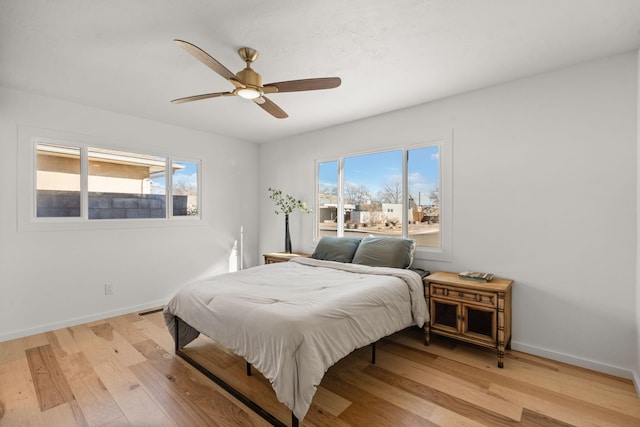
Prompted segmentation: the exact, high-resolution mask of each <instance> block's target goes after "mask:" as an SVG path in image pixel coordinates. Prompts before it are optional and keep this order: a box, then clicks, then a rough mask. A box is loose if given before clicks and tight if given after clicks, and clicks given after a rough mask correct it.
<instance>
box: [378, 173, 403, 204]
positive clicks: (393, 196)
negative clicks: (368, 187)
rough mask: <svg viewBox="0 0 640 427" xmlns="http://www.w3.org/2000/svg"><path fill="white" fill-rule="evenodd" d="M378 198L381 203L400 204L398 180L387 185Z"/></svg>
mask: <svg viewBox="0 0 640 427" xmlns="http://www.w3.org/2000/svg"><path fill="white" fill-rule="evenodd" d="M378 197H379V198H380V201H381V202H382V203H402V183H401V182H400V181H399V180H398V179H395V180H393V182H391V183H387V184H386V185H385V186H384V189H383V190H382V191H380V193H378Z"/></svg>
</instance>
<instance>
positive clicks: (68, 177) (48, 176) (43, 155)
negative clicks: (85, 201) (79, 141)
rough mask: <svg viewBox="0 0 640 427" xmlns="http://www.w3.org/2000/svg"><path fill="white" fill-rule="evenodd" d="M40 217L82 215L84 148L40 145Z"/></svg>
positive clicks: (38, 175) (37, 204)
mask: <svg viewBox="0 0 640 427" xmlns="http://www.w3.org/2000/svg"><path fill="white" fill-rule="evenodd" d="M36 150H37V153H36V188H37V195H36V198H37V203H36V216H37V217H40V218H42V217H79V216H80V148H78V147H69V146H65V145H54V144H37V145H36Z"/></svg>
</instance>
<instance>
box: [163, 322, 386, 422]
mask: <svg viewBox="0 0 640 427" xmlns="http://www.w3.org/2000/svg"><path fill="white" fill-rule="evenodd" d="M174 319H175V328H176V339H175V353H176V356H178V357H180V358H181V359H183V360H184V361H185V362H187V363H188V364H189V365H191V366H193V367H194V368H196V369H197V370H198V371H200V372H202V373H203V374H204V375H205V376H206V377H207V378H209V379H210V380H212V381H213V382H215V383H216V384H218V385H219V386H220V387H222V388H223V389H224V390H225V391H227V392H228V393H229V394H231V395H232V396H233V397H235V398H236V399H238V400H239V401H241V402H242V403H244V404H245V405H247V406H248V407H249V408H250V409H251V410H252V411H253V412H255V413H256V414H258V415H260V416H261V417H262V418H264V419H265V420H266V421H268V422H269V423H271V425H273V426H276V427H287V425H286V424H285V423H283V422H282V421H280V420H278V419H277V418H276V417H274V416H273V415H271V414H270V413H269V412H267V411H266V410H265V409H264V408H262V407H261V406H260V405H258V404H257V403H256V402H254V401H253V400H251V399H249V398H248V397H247V396H245V395H244V394H242V393H241V392H239V391H238V390H236V389H235V388H233V387H232V386H231V385H229V384H228V383H227V382H225V381H224V380H223V379H222V378H220V377H218V376H216V375H215V374H214V373H213V372H211V371H209V370H208V369H207V368H205V367H204V366H202V365H201V364H200V363H198V362H196V361H195V360H194V359H193V358H191V357H190V356H189V355H188V354H186V353H185V352H183V351H182V350H181V349H180V345H179V344H178V343H179V342H180V336H179V330H180V328H179V323H180V321H181V320H180V318H179V317H178V316H174ZM371 363H372V364H375V363H376V343H375V342H374V343H371ZM246 364H247V376H251V364H250V363H249V362H246ZM291 427H298V418H297V417H296V416H295V415H294V414H293V412H291Z"/></svg>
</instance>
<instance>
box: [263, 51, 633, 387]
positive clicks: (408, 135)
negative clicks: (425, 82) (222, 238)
mask: <svg viewBox="0 0 640 427" xmlns="http://www.w3.org/2000/svg"><path fill="white" fill-rule="evenodd" d="M637 80H638V73H637V54H636V53H635V52H634V53H629V54H625V55H620V56H615V57H611V58H605V59H602V60H598V61H594V62H589V63H585V64H581V65H578V66H574V67H571V68H567V69H562V70H558V71H554V72H550V73H546V74H541V75H538V76H535V77H531V78H528V79H523V80H519V81H516V82H511V83H507V84H503V85H499V86H495V87H491V88H487V89H484V90H479V91H476V92H472V93H468V94H463V95H459V96H455V97H451V98H447V99H444V100H440V101H437V102H433V103H429V104H425V105H421V106H417V107H414V108H409V109H406V110H402V111H397V112H394V113H389V114H385V115H381V116H379V117H373V118H369V119H366V120H362V121H359V122H355V123H350V124H346V125H343V126H338V127H334V128H330V129H326V130H322V131H317V132H313V133H309V134H305V135H302V136H297V137H294V138H289V139H285V140H282V141H277V142H273V143H269V144H263V145H261V146H260V148H259V149H260V182H261V183H262V185H261V188H259V194H258V197H259V200H260V203H261V206H260V207H261V209H260V211H261V212H265V213H267V214H265V215H261V217H260V251H261V252H269V251H274V250H281V249H282V242H281V241H282V235H283V227H284V226H283V220H282V218H279V217H277V216H276V215H273V214H269V213H270V212H272V211H273V208H272V204H271V201H270V200H269V199H268V197H267V194H266V188H267V187H268V186H275V187H277V188H280V189H282V190H283V191H285V192H287V193H290V194H292V195H295V196H297V197H301V198H303V199H305V201H307V202H308V203H311V202H313V188H314V159H317V158H320V159H326V158H327V157H330V156H335V155H341V154H351V153H358V152H363V151H370V150H376V149H384V148H387V147H394V146H395V145H396V144H410V143H417V142H420V141H428V140H433V139H442V138H444V136H445V135H446V133H447V132H449V131H450V129H453V132H454V136H453V230H454V234H453V257H452V261H451V262H446V263H445V262H432V261H425V260H420V261H418V266H421V267H426V268H428V269H430V270H432V271H435V270H450V271H461V270H466V269H470V270H481V271H490V272H493V273H495V274H496V275H499V276H503V277H508V278H512V279H514V280H515V288H514V296H513V297H514V299H513V308H514V319H513V348H514V349H520V350H524V351H527V352H530V353H534V354H538V355H543V356H548V357H552V358H555V359H558V360H563V361H567V362H570V363H574V364H577V365H581V366H585V367H589V368H594V369H598V370H601V371H605V372H610V373H613V374H616V375H621V376H625V377H630V376H631V375H632V372H633V371H634V370H635V369H637V357H636V341H637V335H636V320H635V310H636V308H635V291H636V275H635V271H636V239H637V235H636V222H637V219H638V218H637V216H636V198H637V191H636V189H637V182H636V181H637V178H636V169H637V156H636V145H637V144H636V139H637V133H636V122H637V116H636V102H637V96H636V93H637ZM318 114H321V112H318ZM262 187H264V188H262ZM291 223H292V238H293V248H294V250H304V251H312V250H313V248H314V245H315V243H314V242H313V241H312V236H313V226H314V224H313V218H312V216H311V215H309V216H304V215H302V214H299V213H296V214H294V215H293V217H292V219H291Z"/></svg>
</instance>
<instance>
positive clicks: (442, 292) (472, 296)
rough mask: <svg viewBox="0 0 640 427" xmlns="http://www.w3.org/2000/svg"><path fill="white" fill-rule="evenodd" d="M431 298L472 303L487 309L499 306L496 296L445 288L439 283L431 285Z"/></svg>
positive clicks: (449, 287)
mask: <svg viewBox="0 0 640 427" xmlns="http://www.w3.org/2000/svg"><path fill="white" fill-rule="evenodd" d="M431 296H432V297H442V298H452V299H456V300H457V301H466V302H472V303H474V304H478V305H485V306H487V307H496V306H497V301H496V295H495V294H492V293H488V292H481V291H475V290H469V289H461V288H456V287H451V286H445V285H440V284H437V283H431Z"/></svg>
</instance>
